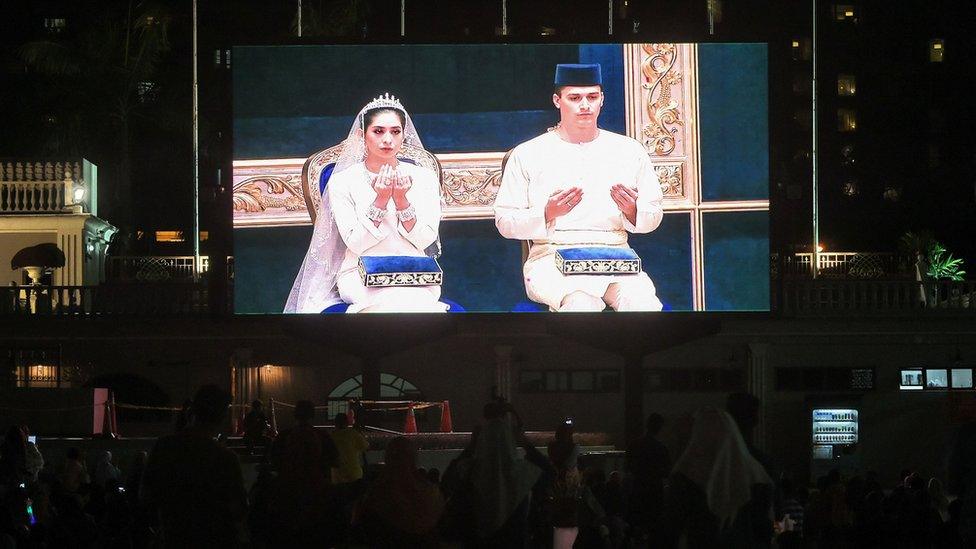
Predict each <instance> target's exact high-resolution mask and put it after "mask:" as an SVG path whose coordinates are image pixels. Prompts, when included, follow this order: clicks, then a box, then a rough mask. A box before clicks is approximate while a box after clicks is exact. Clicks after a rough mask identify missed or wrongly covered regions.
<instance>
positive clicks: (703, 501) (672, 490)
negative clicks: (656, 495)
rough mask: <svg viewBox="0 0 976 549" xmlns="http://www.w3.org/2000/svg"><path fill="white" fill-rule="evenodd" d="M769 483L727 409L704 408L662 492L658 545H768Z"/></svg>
mask: <svg viewBox="0 0 976 549" xmlns="http://www.w3.org/2000/svg"><path fill="white" fill-rule="evenodd" d="M772 483H773V481H772V479H770V477H769V475H768V474H766V470H765V469H764V468H763V466H762V465H761V464H760V463H759V462H758V461H756V459H755V458H753V457H752V454H751V453H750V452H749V448H748V447H747V446H746V443H745V441H744V440H743V438H742V434H741V433H739V429H738V427H736V425H735V421H734V420H733V419H732V417H731V416H729V414H728V413H726V412H724V411H722V410H717V409H715V408H703V409H701V410H699V411H698V413H697V414H696V415H695V423H694V426H693V427H692V432H691V440H690V441H689V442H688V446H687V447H686V448H685V451H684V453H682V454H681V457H679V458H678V460H677V462H676V463H675V466H674V469H673V471H672V474H671V479H670V485H669V486H668V489H667V490H666V492H665V497H664V506H663V507H664V514H663V517H662V521H661V528H660V531H661V532H662V533H663V535H664V539H663V540H662V541H663V542H664V543H663V544H662V547H768V546H769V545H770V542H771V540H772V517H771V511H772V509H771V506H770V502H769V501H767V499H768V498H762V497H758V496H757V494H762V493H766V491H764V490H759V489H758V488H759V487H760V485H767V486H768V485H772Z"/></svg>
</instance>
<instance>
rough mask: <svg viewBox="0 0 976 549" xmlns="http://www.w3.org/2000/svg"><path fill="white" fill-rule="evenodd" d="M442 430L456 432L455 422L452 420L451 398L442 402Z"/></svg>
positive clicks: (443, 431)
mask: <svg viewBox="0 0 976 549" xmlns="http://www.w3.org/2000/svg"><path fill="white" fill-rule="evenodd" d="M441 432H442V433H453V432H454V423H453V422H452V421H451V401H449V400H445V401H444V402H442V403H441Z"/></svg>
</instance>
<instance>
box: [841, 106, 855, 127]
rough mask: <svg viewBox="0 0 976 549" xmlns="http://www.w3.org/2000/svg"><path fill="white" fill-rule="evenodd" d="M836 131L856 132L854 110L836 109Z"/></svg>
mask: <svg viewBox="0 0 976 549" xmlns="http://www.w3.org/2000/svg"><path fill="white" fill-rule="evenodd" d="M837 131H839V132H853V131H857V112H856V111H855V110H854V109H837Z"/></svg>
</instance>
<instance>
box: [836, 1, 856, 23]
mask: <svg viewBox="0 0 976 549" xmlns="http://www.w3.org/2000/svg"><path fill="white" fill-rule="evenodd" d="M834 20H836V21H846V22H850V23H857V11H856V10H855V8H854V6H852V5H851V4H834Z"/></svg>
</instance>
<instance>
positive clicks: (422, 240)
mask: <svg viewBox="0 0 976 549" xmlns="http://www.w3.org/2000/svg"><path fill="white" fill-rule="evenodd" d="M406 177H410V178H411V180H412V181H411V182H410V188H409V190H408V191H407V192H406V195H405V198H406V201H405V202H400V201H397V198H398V196H397V193H394V195H393V196H394V201H395V202H396V207H397V210H398V211H405V210H409V209H410V208H413V210H412V213H413V214H414V216H415V217H414V218H413V219H410V220H407V221H404V220H401V221H400V223H399V225H398V227H399V228H398V230H399V232H400V234H401V235H403V237H404V238H406V239H407V240H408V241H409V242H410V243H411V244H413V245H414V247H416V248H417V249H418V250H420V251H424V250H426V249H427V247H428V246H430V245H431V244H433V243H434V241H435V240H437V234H438V233H437V232H438V230H439V227H440V222H441V189H440V185H439V183H438V181H437V176H436V175H434V172H432V171H430V170H426V169H419V170H415V171H414V174H413V176H410V175H406ZM401 206H402V207H401Z"/></svg>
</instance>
